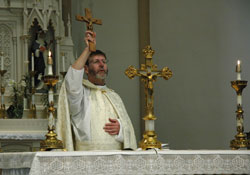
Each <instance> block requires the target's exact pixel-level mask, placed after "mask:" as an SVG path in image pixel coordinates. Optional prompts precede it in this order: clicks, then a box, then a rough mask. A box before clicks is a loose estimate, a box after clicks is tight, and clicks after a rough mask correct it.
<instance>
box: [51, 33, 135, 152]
mask: <svg viewBox="0 0 250 175" xmlns="http://www.w3.org/2000/svg"><path fill="white" fill-rule="evenodd" d="M90 42H93V43H96V40H95V33H94V32H92V31H87V32H86V33H85V43H86V48H85V49H84V50H83V52H82V54H81V55H80V57H79V58H78V59H77V60H76V61H75V63H74V64H73V65H72V66H71V67H70V68H69V70H68V72H67V75H66V77H65V81H64V83H63V85H62V87H61V90H60V95H59V102H58V120H57V124H56V129H57V134H58V138H59V139H61V140H62V141H63V142H64V146H65V147H66V149H67V150H69V151H72V150H121V149H133V150H134V149H136V139H135V134H134V129H133V126H132V123H131V121H130V118H129V116H128V114H127V112H126V109H125V107H124V104H123V102H122V100H121V98H120V97H119V95H118V94H117V93H115V92H114V90H112V89H109V88H108V87H107V86H106V82H105V79H106V76H107V75H108V66H107V58H106V55H105V53H103V52H102V51H100V50H96V51H95V52H91V51H90V48H89V43H90ZM84 73H85V74H86V75H87V77H88V79H87V80H85V79H83V75H84ZM65 106H68V107H69V108H67V107H65ZM72 131H73V133H72ZM72 136H73V137H72Z"/></svg>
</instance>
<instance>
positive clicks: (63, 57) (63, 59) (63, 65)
mask: <svg viewBox="0 0 250 175" xmlns="http://www.w3.org/2000/svg"><path fill="white" fill-rule="evenodd" d="M62 71H63V72H65V56H64V53H62Z"/></svg>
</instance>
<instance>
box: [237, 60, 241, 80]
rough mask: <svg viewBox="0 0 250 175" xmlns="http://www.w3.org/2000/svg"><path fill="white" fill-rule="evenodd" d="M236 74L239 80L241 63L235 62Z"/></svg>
mask: <svg viewBox="0 0 250 175" xmlns="http://www.w3.org/2000/svg"><path fill="white" fill-rule="evenodd" d="M236 72H237V80H241V61H240V60H238V61H237V65H236Z"/></svg>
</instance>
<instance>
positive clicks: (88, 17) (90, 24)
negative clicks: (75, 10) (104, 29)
mask: <svg viewBox="0 0 250 175" xmlns="http://www.w3.org/2000/svg"><path fill="white" fill-rule="evenodd" d="M76 20H77V21H82V22H86V26H87V30H90V31H93V24H98V25H101V24H102V20H100V19H95V18H92V14H91V10H90V9H88V8H85V16H80V15H76ZM89 50H90V51H91V52H95V51H96V47H95V43H93V42H89Z"/></svg>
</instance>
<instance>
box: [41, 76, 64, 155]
mask: <svg viewBox="0 0 250 175" xmlns="http://www.w3.org/2000/svg"><path fill="white" fill-rule="evenodd" d="M58 80H59V77H58V76H56V75H46V76H45V77H44V80H43V81H44V83H45V84H46V85H47V87H48V88H49V94H48V95H49V99H48V100H49V108H48V113H49V116H48V117H49V123H48V133H47V134H46V140H43V141H41V142H40V148H41V151H50V150H51V149H63V143H62V141H61V140H58V139H57V138H56V136H57V134H56V133H55V131H54V130H55V119H54V114H55V110H56V109H55V107H54V99H53V96H54V92H53V88H54V86H55V85H56V83H57V82H58Z"/></svg>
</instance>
